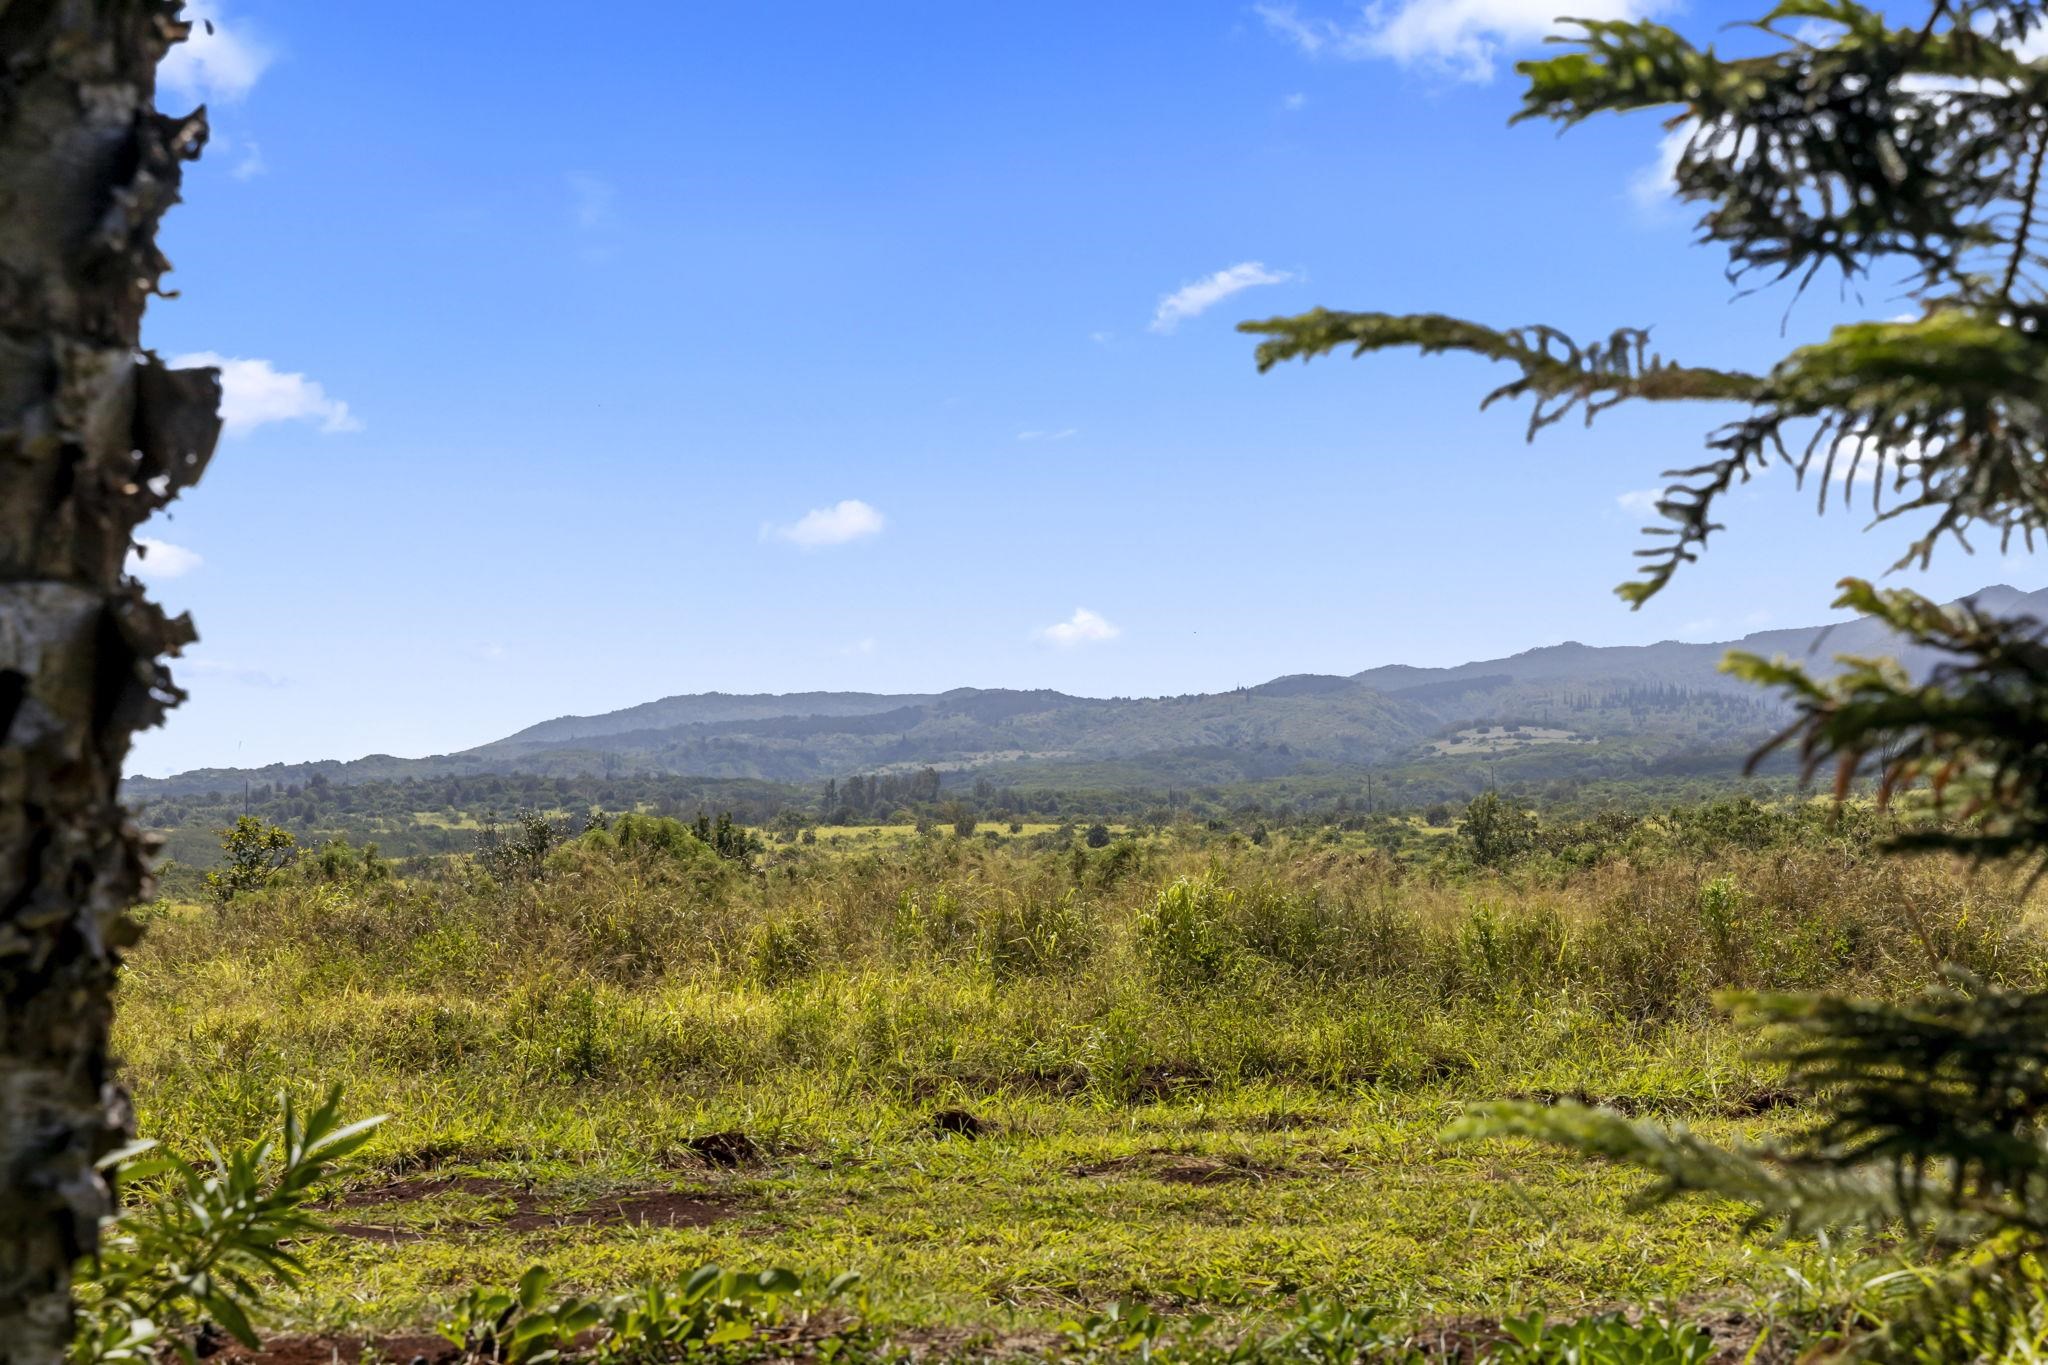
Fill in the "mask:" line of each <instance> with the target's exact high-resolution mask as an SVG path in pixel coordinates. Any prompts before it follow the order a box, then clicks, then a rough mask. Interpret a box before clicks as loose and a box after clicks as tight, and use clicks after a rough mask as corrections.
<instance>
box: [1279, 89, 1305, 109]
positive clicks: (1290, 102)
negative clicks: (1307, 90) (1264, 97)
mask: <svg viewBox="0 0 2048 1365" xmlns="http://www.w3.org/2000/svg"><path fill="white" fill-rule="evenodd" d="M1307 104H1308V96H1307V95H1304V94H1302V93H1301V92H1300V91H1299V90H1297V91H1295V92H1294V93H1293V94H1291V95H1289V96H1287V97H1286V98H1285V99H1283V100H1281V101H1280V107H1281V108H1282V109H1285V110H1286V111H1287V112H1289V113H1290V114H1291V113H1293V112H1294V111H1295V110H1297V109H1301V108H1303V107H1305V106H1306V105H1307Z"/></svg>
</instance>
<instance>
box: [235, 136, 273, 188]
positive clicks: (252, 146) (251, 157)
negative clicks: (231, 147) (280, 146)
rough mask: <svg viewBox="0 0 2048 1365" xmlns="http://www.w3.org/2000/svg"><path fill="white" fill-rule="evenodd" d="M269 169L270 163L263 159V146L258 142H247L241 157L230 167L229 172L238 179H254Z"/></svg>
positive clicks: (244, 144)
mask: <svg viewBox="0 0 2048 1365" xmlns="http://www.w3.org/2000/svg"><path fill="white" fill-rule="evenodd" d="M269 169H270V164H269V163H268V162H266V161H265V160H264V159H263V148H261V147H260V146H258V145H257V144H256V143H253V142H245V143H243V144H242V155H241V157H240V158H239V159H238V160H237V161H236V162H235V164H234V165H233V166H232V167H231V168H229V170H228V174H229V175H231V176H233V177H234V178H235V179H237V180H254V179H255V178H256V177H257V176H259V175H261V174H263V173H264V172H265V171H267V170H269Z"/></svg>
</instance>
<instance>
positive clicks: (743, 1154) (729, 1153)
mask: <svg viewBox="0 0 2048 1365" xmlns="http://www.w3.org/2000/svg"><path fill="white" fill-rule="evenodd" d="M683 1146H685V1147H687V1148H689V1149H690V1150H691V1151H692V1152H694V1153H696V1154H697V1156H698V1157H699V1158H700V1159H702V1160H703V1162H704V1164H705V1165H707V1166H752V1165H754V1164H755V1163H757V1162H759V1161H760V1160H761V1147H760V1144H758V1143H756V1142H755V1141H754V1140H753V1139H752V1138H750V1137H748V1136H747V1135H746V1134H745V1133H740V1132H731V1133H706V1134H705V1135H704V1136H702V1137H693V1138H691V1139H690V1140H689V1141H688V1142H685V1143H684V1144H683Z"/></svg>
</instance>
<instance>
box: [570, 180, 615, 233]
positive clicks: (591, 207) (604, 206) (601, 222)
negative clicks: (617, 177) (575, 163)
mask: <svg viewBox="0 0 2048 1365" xmlns="http://www.w3.org/2000/svg"><path fill="white" fill-rule="evenodd" d="M567 180H568V184H569V206H570V211H571V215H572V216H573V217H574V218H575V220H576V226H577V227H579V228H582V229H583V230H584V231H585V232H594V231H596V230H597V229H599V228H604V227H610V226H611V225H612V222H613V220H614V219H615V218H616V217H617V215H618V202H619V192H618V189H617V188H616V187H615V186H614V185H613V184H612V182H611V181H609V180H606V179H605V178H604V177H603V176H600V175H590V174H588V173H586V172H583V171H571V172H570V173H569V175H568V177H567Z"/></svg>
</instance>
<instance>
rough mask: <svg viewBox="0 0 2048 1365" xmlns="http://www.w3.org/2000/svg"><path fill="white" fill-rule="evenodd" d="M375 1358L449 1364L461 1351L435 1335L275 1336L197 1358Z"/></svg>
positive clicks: (312, 1364)
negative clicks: (254, 1347)
mask: <svg viewBox="0 0 2048 1365" xmlns="http://www.w3.org/2000/svg"><path fill="white" fill-rule="evenodd" d="M366 1355H367V1356H368V1357H369V1358H370V1359H372V1360H377V1361H397V1362H398V1365H406V1362H408V1361H414V1360H420V1359H425V1360H426V1361H427V1362H428V1365H453V1362H455V1361H459V1360H461V1359H462V1352H460V1351H458V1350H456V1349H455V1348H454V1347H453V1346H450V1345H449V1344H448V1343H447V1342H446V1341H443V1340H442V1339H441V1338H440V1337H437V1336H398V1337H356V1336H347V1337H299V1336H292V1337H275V1338H273V1339H271V1340H270V1341H267V1342H265V1343H264V1344H263V1349H262V1350H260V1351H251V1350H249V1349H248V1348H246V1347H243V1346H237V1345H229V1346H228V1347H226V1348H225V1349H223V1350H220V1351H218V1352H215V1353H213V1354H210V1355H202V1356H201V1357H200V1359H202V1360H204V1361H206V1362H207V1365H357V1362H359V1361H361V1360H362V1359H363V1358H364V1356H366Z"/></svg>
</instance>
